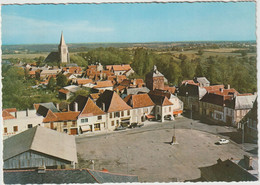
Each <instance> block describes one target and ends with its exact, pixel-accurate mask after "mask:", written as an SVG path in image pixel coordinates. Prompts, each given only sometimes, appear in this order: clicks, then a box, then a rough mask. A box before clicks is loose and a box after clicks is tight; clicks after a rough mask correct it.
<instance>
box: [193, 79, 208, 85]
mask: <svg viewBox="0 0 260 185" xmlns="http://www.w3.org/2000/svg"><path fill="white" fill-rule="evenodd" d="M193 81H194V82H195V83H198V84H199V86H200V87H208V86H210V82H209V81H208V79H207V78H206V77H194V79H193Z"/></svg>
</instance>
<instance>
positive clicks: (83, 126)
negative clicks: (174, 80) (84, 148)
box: [80, 125, 91, 132]
mask: <svg viewBox="0 0 260 185" xmlns="http://www.w3.org/2000/svg"><path fill="white" fill-rule="evenodd" d="M80 128H81V131H82V132H87V131H91V127H90V125H82V126H80Z"/></svg>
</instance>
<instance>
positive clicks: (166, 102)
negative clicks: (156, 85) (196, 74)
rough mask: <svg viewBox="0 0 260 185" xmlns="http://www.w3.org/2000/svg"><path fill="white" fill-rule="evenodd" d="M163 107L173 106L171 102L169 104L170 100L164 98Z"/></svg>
mask: <svg viewBox="0 0 260 185" xmlns="http://www.w3.org/2000/svg"><path fill="white" fill-rule="evenodd" d="M162 105H163V106H167V105H173V104H172V102H170V100H169V99H168V98H167V97H166V96H165V98H164V100H163V103H162Z"/></svg>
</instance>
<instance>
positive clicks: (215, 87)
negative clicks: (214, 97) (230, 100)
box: [203, 85, 224, 91]
mask: <svg viewBox="0 0 260 185" xmlns="http://www.w3.org/2000/svg"><path fill="white" fill-rule="evenodd" d="M203 88H204V89H206V90H207V91H216V90H219V89H224V85H212V86H208V87H203Z"/></svg>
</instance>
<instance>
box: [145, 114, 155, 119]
mask: <svg viewBox="0 0 260 185" xmlns="http://www.w3.org/2000/svg"><path fill="white" fill-rule="evenodd" d="M145 116H146V118H147V119H153V118H155V116H154V115H151V114H149V115H145Z"/></svg>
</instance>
